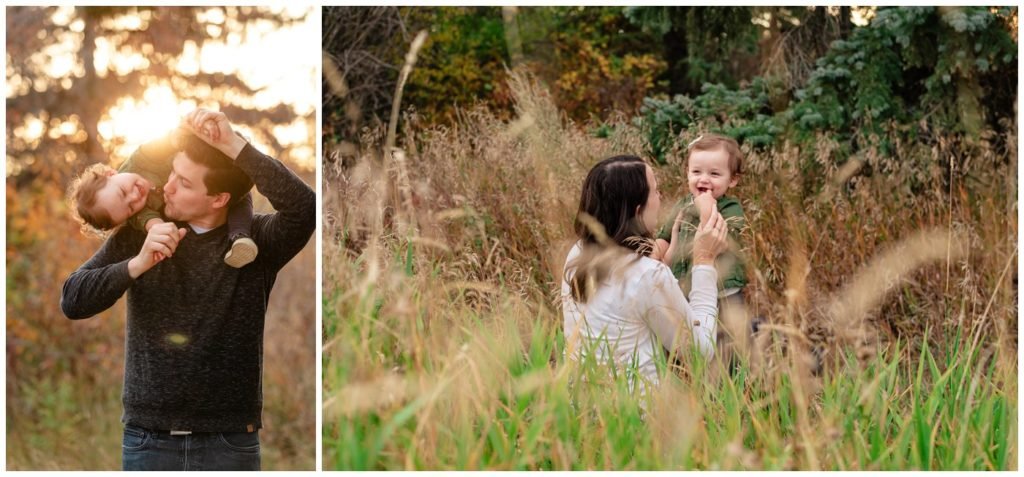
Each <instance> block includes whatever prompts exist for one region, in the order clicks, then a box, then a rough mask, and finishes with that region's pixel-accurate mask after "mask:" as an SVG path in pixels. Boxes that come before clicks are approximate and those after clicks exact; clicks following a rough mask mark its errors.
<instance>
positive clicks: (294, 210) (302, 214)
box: [235, 143, 316, 226]
mask: <svg viewBox="0 0 1024 477" xmlns="http://www.w3.org/2000/svg"><path fill="white" fill-rule="evenodd" d="M235 165H237V166H238V167H239V168H240V169H242V170H243V171H244V172H245V173H246V174H248V175H249V178H250V179H252V182H253V183H254V184H256V190H258V191H260V193H261V194H263V195H264V196H265V197H266V198H267V200H269V201H270V203H271V205H273V206H274V209H276V210H277V211H278V212H279V213H281V214H283V215H285V216H287V217H290V218H293V219H295V220H297V221H299V222H303V223H307V222H312V224H313V225H314V226H315V224H316V212H315V210H316V193H315V192H313V189H312V188H310V187H309V186H308V185H306V183H305V182H303V181H302V179H301V178H299V176H297V175H295V173H293V172H292V171H291V170H290V169H288V167H287V166H285V165H284V164H282V163H281V161H278V160H277V159H274V158H272V157H270V156H268V155H266V154H263V153H262V152H260V151H259V150H257V149H256V148H254V147H253V146H252V145H251V144H248V143H245V145H244V146H243V149H242V150H241V152H239V154H238V157H237V158H236V159H235Z"/></svg>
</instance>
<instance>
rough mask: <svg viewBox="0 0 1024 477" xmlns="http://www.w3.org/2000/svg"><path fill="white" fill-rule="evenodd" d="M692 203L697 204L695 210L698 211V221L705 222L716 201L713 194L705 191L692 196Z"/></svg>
mask: <svg viewBox="0 0 1024 477" xmlns="http://www.w3.org/2000/svg"><path fill="white" fill-rule="evenodd" d="M693 204H694V205H696V206H697V210H698V211H700V223H701V224H704V223H707V221H708V218H710V217H711V212H712V211H714V210H715V205H716V201H715V198H714V196H712V195H711V193H710V192H705V193H703V194H700V195H698V196H697V197H694V198H693Z"/></svg>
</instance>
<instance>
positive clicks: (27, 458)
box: [6, 7, 320, 470]
mask: <svg viewBox="0 0 1024 477" xmlns="http://www.w3.org/2000/svg"><path fill="white" fill-rule="evenodd" d="M6 13H7V15H6V16H7V23H6V29H7V54H6V61H7V70H6V72H7V132H6V144H7V149H6V151H7V154H6V174H7V277H6V279H7V281H6V283H7V290H6V291H7V381H6V384H7V405H6V417H7V421H6V422H7V466H8V469H11V470H26V469H37V470H41V469H63V470H103V469H120V458H121V450H120V439H121V424H120V415H121V399H120V394H121V388H122V380H123V353H124V316H125V314H124V305H123V300H122V302H119V303H118V304H117V305H115V306H114V307H113V308H111V309H110V310H108V311H106V312H104V313H102V314H100V315H97V316H95V317H93V318H91V319H88V320H84V321H74V322H72V321H70V320H68V319H67V318H65V317H64V316H63V315H62V313H61V311H60V307H59V301H60V294H61V286H62V284H63V281H64V279H65V278H66V277H67V276H68V275H69V274H70V273H71V272H72V271H74V270H75V269H76V268H77V267H78V266H79V265H81V264H82V263H84V262H85V261H86V260H87V259H88V258H89V257H90V256H91V255H92V253H93V252H94V251H95V250H96V249H97V248H98V247H99V246H100V244H101V243H102V241H101V239H100V238H97V237H91V236H87V235H85V234H83V233H82V232H81V231H80V230H79V226H78V224H77V223H76V222H75V220H74V219H73V218H72V216H71V214H70V211H69V209H68V204H67V201H66V200H65V196H64V194H65V189H66V187H67V186H68V184H69V182H70V180H71V179H72V178H73V177H74V176H76V175H77V174H78V173H79V172H81V171H82V170H83V169H85V168H86V167H87V166H89V165H91V164H94V163H107V164H109V165H111V166H113V167H117V166H118V165H119V164H120V163H121V162H122V161H124V160H125V159H126V158H127V157H128V156H129V155H130V154H131V152H132V151H134V149H135V148H136V147H138V146H139V145H140V144H142V143H144V142H146V141H148V140H151V139H155V138H157V137H159V136H161V135H163V134H166V133H167V132H169V131H171V130H172V129H173V128H174V127H175V126H176V125H177V123H178V120H179V118H180V117H181V116H182V115H184V114H185V113H187V112H189V111H191V110H193V109H195V108H196V107H204V108H210V109H215V110H220V111H223V112H225V113H226V114H227V116H228V118H229V119H230V120H231V122H232V124H233V125H235V126H236V129H238V130H239V131H240V132H241V133H242V134H244V135H246V136H247V137H249V138H250V139H251V141H252V142H253V143H254V145H256V146H257V148H259V149H260V150H262V151H264V152H266V153H268V154H270V155H272V156H274V157H276V158H278V159H280V160H282V161H283V162H285V163H286V164H287V165H288V166H289V167H290V168H291V169H292V170H293V171H295V172H296V173H297V174H299V175H300V176H301V177H302V178H303V179H304V180H306V182H307V183H309V184H313V183H314V178H315V176H316V172H315V164H316V162H315V161H316V158H315V140H316V138H315V131H316V126H315V118H316V114H315V111H316V105H317V101H318V100H319V98H317V97H316V94H315V91H316V81H317V78H316V71H317V70H316V69H317V66H318V64H319V61H320V57H319V54H318V50H317V48H315V46H314V45H317V44H319V40H318V38H317V25H316V24H315V18H316V15H315V10H313V9H312V8H309V7H274V8H270V7H258V8H257V7H8V8H7V9H6ZM256 208H257V212H270V211H272V208H271V207H270V205H269V203H268V202H267V201H266V199H265V198H263V197H262V196H259V195H258V194H257V195H256ZM315 263H316V255H315V240H310V242H309V244H308V245H307V246H306V248H305V249H304V250H303V251H302V252H301V253H300V254H299V255H298V256H297V257H296V258H294V259H293V260H292V261H291V263H289V264H288V266H286V267H285V268H284V269H283V270H282V271H281V273H280V275H279V277H278V280H277V284H276V286H275V287H274V290H273V293H272V295H271V299H270V311H269V312H268V314H267V318H266V320H267V323H266V338H265V351H264V369H263V393H264V409H263V422H264V426H265V427H264V431H263V432H262V433H261V434H262V435H261V439H262V444H263V468H264V469H274V470H281V469H294V470H314V469H315V455H316V449H315V442H316V432H317V430H316V428H315V425H316V407H315V406H316V405H317V404H316V402H315V399H316V394H315V383H316V376H315V373H314V371H313V370H314V369H315V363H316V343H315V322H316V321H315V311H316V303H315V292H314V290H315V288H314V280H315Z"/></svg>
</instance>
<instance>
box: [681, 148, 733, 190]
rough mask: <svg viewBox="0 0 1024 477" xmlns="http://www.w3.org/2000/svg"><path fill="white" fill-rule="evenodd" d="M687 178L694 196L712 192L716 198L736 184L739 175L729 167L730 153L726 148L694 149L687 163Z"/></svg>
mask: <svg viewBox="0 0 1024 477" xmlns="http://www.w3.org/2000/svg"><path fill="white" fill-rule="evenodd" d="M686 179H687V182H688V183H689V185H690V193H691V194H693V195H694V196H698V195H700V194H704V193H707V192H710V193H711V196H712V197H714V198H715V199H717V198H719V197H721V196H722V195H724V194H725V192H726V191H728V190H729V188H730V187H733V186H735V185H736V183H737V182H738V181H739V177H735V176H733V175H732V172H731V170H730V169H729V153H728V152H726V151H725V148H719V149H713V150H708V151H694V152H693V153H692V154H690V160H689V161H688V163H687V165H686Z"/></svg>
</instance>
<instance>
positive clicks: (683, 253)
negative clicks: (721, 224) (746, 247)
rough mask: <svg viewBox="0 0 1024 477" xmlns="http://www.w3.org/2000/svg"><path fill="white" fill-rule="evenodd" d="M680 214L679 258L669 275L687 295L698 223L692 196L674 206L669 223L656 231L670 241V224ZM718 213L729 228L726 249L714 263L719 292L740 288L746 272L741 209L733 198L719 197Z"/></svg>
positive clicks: (659, 236)
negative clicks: (680, 212)
mask: <svg viewBox="0 0 1024 477" xmlns="http://www.w3.org/2000/svg"><path fill="white" fill-rule="evenodd" d="M679 210H682V211H683V224H682V226H680V228H679V242H680V243H679V244H678V245H677V246H676V250H677V251H678V252H677V255H678V257H679V259H678V260H677V261H676V262H674V263H673V264H672V267H671V268H672V274H673V275H675V276H676V278H678V279H679V282H680V284H681V285H682V287H683V291H684V292H685V293H687V294H689V293H690V273H691V272H692V270H693V236H694V234H696V232H697V226H698V225H699V224H700V211H698V210H697V207H696V206H694V204H693V196H687V197H685V198H683V199H682V200H680V201H679V202H678V203H676V205H675V207H673V209H672V214H671V215H670V216H669V219H668V222H667V223H666V224H665V225H664V226H663V227H662V228H661V230H659V231H658V238H660V239H664V240H670V239H671V238H672V224H673V222H675V218H676V214H677V213H678V212H679ZM718 213H720V214H722V217H723V218H724V219H725V223H726V224H728V226H729V249H728V250H726V251H725V252H723V253H722V254H721V255H719V256H718V258H717V259H716V260H715V268H716V269H718V289H719V290H720V291H721V290H728V289H730V288H743V287H744V286H746V284H747V271H746V267H745V265H744V261H743V246H742V241H741V240H740V239H741V233H742V231H743V228H744V227H746V219H744V218H743V207H742V206H741V205H740V201H739V200H738V199H736V198H735V197H729V196H725V195H723V196H722V197H719V198H718Z"/></svg>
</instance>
